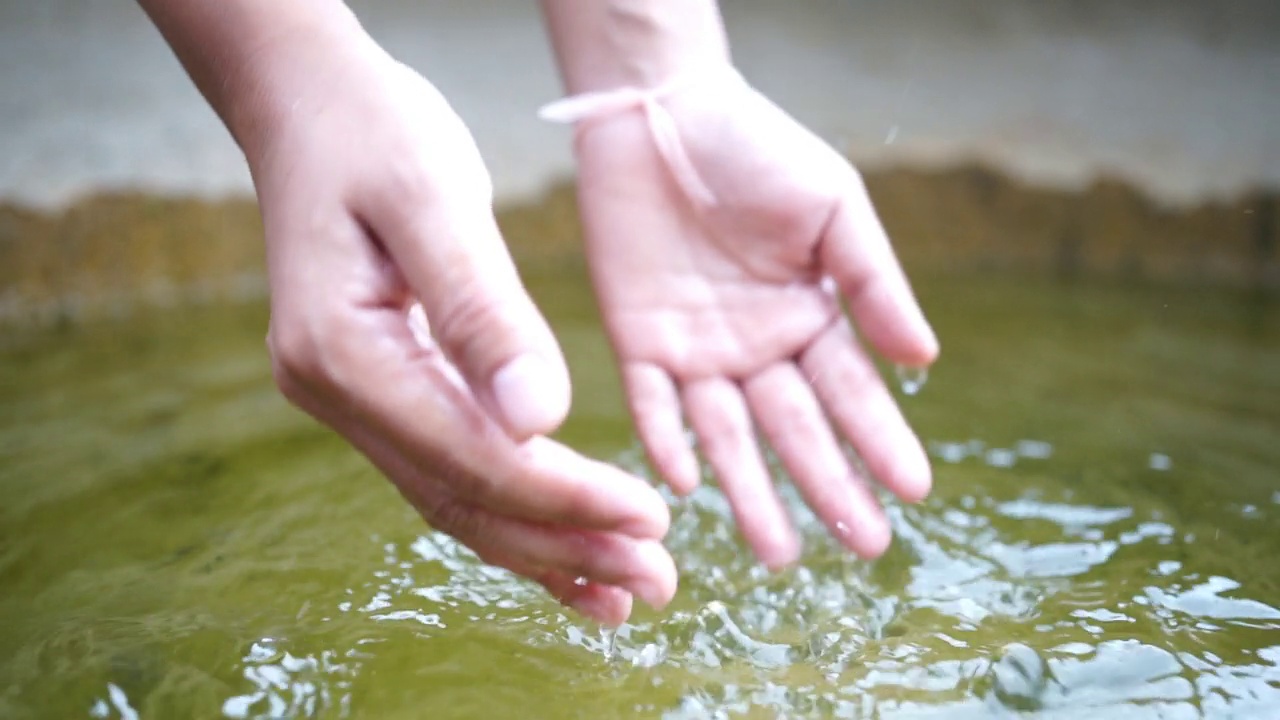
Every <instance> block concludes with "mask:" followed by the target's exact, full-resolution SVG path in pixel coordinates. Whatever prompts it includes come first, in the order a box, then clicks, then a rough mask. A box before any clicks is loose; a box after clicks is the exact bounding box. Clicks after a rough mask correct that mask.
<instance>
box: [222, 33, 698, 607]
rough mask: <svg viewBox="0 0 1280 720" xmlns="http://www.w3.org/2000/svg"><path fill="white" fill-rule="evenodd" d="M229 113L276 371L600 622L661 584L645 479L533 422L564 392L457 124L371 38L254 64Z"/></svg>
mask: <svg viewBox="0 0 1280 720" xmlns="http://www.w3.org/2000/svg"><path fill="white" fill-rule="evenodd" d="M259 69H260V71H261V72H262V73H264V76H263V77H264V84H267V83H269V84H271V85H272V86H273V89H272V91H271V92H270V93H263V96H262V100H261V102H262V103H263V104H264V107H262V108H259V111H260V115H261V117H262V118H264V119H263V120H262V121H260V122H257V123H256V124H254V125H253V127H254V128H255V129H254V130H253V132H252V133H245V132H240V133H237V139H238V140H239V141H240V142H241V145H242V147H243V148H244V149H245V152H246V155H247V157H248V159H249V163H250V167H251V169H252V173H253V178H254V182H255V186H256V188H257V192H258V197H259V201H260V205H261V209H262V214H263V220H264V224H265V230H266V237H267V249H268V267H269V275H270V286H271V325H270V332H269V337H268V345H269V348H270V351H271V356H272V360H273V368H274V372H275V377H276V379H277V382H278V384H279V386H280V388H281V389H282V391H283V392H284V394H285V395H286V396H287V397H288V398H289V399H290V400H291V401H292V402H293V403H295V404H296V405H298V406H299V407H301V408H302V409H303V410H305V411H306V412H308V413H310V414H311V415H313V416H314V417H316V418H318V419H319V420H321V421H322V422H324V423H326V424H327V425H329V426H331V427H332V428H333V429H335V430H336V431H337V432H338V433H340V434H341V435H343V436H344V437H345V438H346V439H347V440H348V441H350V442H351V443H352V444H353V445H354V446H355V447H356V448H358V449H359V450H360V451H361V452H363V453H364V455H366V456H367V457H368V458H369V459H370V460H371V461H372V462H373V463H374V464H375V465H376V466H377V467H378V468H379V469H380V470H381V471H382V472H383V473H385V474H386V475H387V476H388V477H389V478H390V479H391V480H392V482H394V484H395V485H396V487H397V488H398V489H399V490H400V492H401V493H402V494H403V495H404V496H405V497H406V498H407V499H408V500H409V501H410V502H411V503H412V504H413V505H414V506H415V507H416V508H417V509H418V510H419V511H420V512H421V514H422V515H423V517H424V518H425V519H426V520H427V522H428V523H429V524H430V525H431V526H432V527H433V528H435V529H438V530H440V531H443V532H445V533H448V534H450V535H452V536H454V537H455V538H457V539H458V540H459V541H461V542H462V543H463V544H465V545H467V546H468V547H470V548H471V549H472V550H473V551H475V552H476V553H477V554H478V555H479V557H480V558H481V559H482V560H484V561H486V562H488V563H492V564H494V565H498V566H502V567H505V568H508V569H510V570H512V571H514V572H516V573H518V574H521V575H524V576H527V577H529V578H532V579H534V580H536V581H537V582H539V583H541V584H542V585H543V586H545V587H546V588H547V589H548V590H549V591H550V592H551V593H553V594H554V595H555V596H556V597H557V598H559V599H561V600H562V601H563V602H565V603H567V604H569V605H571V606H573V607H575V608H577V609H578V610H580V611H582V612H584V613H585V614H587V615H589V616H592V617H594V618H596V619H599V620H601V621H603V622H606V623H611V624H612V623H619V622H622V621H623V620H625V619H626V618H627V616H628V614H629V612H630V610H631V602H632V596H633V594H634V595H635V596H638V597H640V598H641V599H642V600H644V601H646V602H648V603H650V604H652V605H655V606H661V605H664V604H665V603H666V602H668V601H669V600H670V598H671V596H672V594H673V593H674V591H675V584H676V574H675V568H674V564H673V563H672V560H671V558H670V556H669V555H668V553H667V552H666V550H665V549H664V548H663V547H662V545H661V543H660V540H661V538H662V537H663V535H664V534H665V532H666V530H667V526H668V522H669V517H668V510H667V507H666V505H665V503H664V502H663V501H662V498H661V497H660V496H659V495H658V493H657V492H656V490H654V489H653V488H652V487H650V486H649V485H647V484H646V483H644V482H643V481H641V480H640V479H638V478H636V477H633V476H631V475H628V474H626V473H624V472H622V471H621V470H619V469H617V468H614V467H612V466H610V465H607V464H604V463H601V462H596V461H593V460H590V459H588V458H586V457H583V456H581V455H579V454H577V453H575V452H573V451H572V450H570V449H568V448H567V447H565V446H563V445H561V444H558V443H556V442H554V441H552V440H550V439H547V438H546V437H545V436H544V434H545V433H548V432H551V431H553V430H554V429H555V428H556V427H557V426H558V425H559V424H560V423H561V422H562V421H563V418H564V416H565V414H566V412H567V410H568V404H569V380H568V373H567V370H566V368H565V364H564V360H563V358H562V356H561V354H560V350H559V348H558V346H557V344H556V342H555V340H554V338H553V336H552V334H551V331H550V329H549V327H548V325H547V323H546V322H545V321H544V319H543V318H542V316H541V315H540V314H539V312H538V311H537V309H536V307H535V306H534V304H533V302H532V301H531V299H530V298H529V296H528V295H527V294H526V292H525V290H524V289H523V286H522V284H521V282H520V280H519V278H518V276H517V273H516V270H515V268H514V266H513V264H512V261H511V259H510V257H509V255H508V253H507V250H506V248H505V246H504V244H503V241H502V238H501V237H500V235H499V232H498V228H497V226H496V224H495V221H494V217H493V211H492V207H491V200H492V189H491V186H490V182H489V178H488V175H487V172H486V170H485V168H484V165H483V163H482V161H481V159H480V156H479V153H478V151H477V149H476V146H475V144H474V142H473V141H472V138H471V136H470V135H469V133H468V131H467V129H466V128H465V126H464V125H463V123H462V121H461V120H460V119H459V118H458V116H457V115H456V114H455V113H454V112H453V110H452V109H451V108H450V107H449V105H448V103H446V101H445V100H444V98H443V97H442V96H441V95H440V94H439V93H438V92H437V91H436V89H435V88H433V87H432V86H431V85H430V84H429V83H427V82H426V81H425V80H424V79H423V78H421V77H420V76H418V75H417V74H416V73H414V72H412V71H411V70H409V69H408V68H406V67H404V66H402V65H400V64H398V63H396V62H395V61H394V60H392V59H391V58H390V57H389V56H387V55H385V54H384V53H383V52H382V50H381V49H379V48H378V47H377V46H376V45H374V44H373V43H372V41H367V40H360V41H346V40H344V41H343V42H342V43H331V44H330V45H328V46H325V47H320V46H319V45H317V44H316V41H315V40H314V38H305V39H303V40H302V41H300V42H298V43H296V44H295V45H294V46H292V47H284V48H280V49H277V50H275V51H274V55H272V57H271V58H269V59H267V60H264V61H263V62H262V64H261V65H260V67H259Z"/></svg>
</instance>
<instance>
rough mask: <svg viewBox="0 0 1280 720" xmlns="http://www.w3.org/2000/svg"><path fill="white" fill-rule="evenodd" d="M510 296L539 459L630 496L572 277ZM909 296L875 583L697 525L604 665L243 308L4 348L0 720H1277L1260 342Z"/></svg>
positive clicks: (1145, 322)
mask: <svg viewBox="0 0 1280 720" xmlns="http://www.w3.org/2000/svg"><path fill="white" fill-rule="evenodd" d="M553 268H555V269H553ZM529 279H530V283H531V285H532V290H533V291H534V294H535V295H536V296H537V297H538V298H539V300H540V302H542V304H543V306H544V308H545V309H546V310H547V312H548V314H549V315H550V316H551V317H552V319H553V323H554V324H555V325H556V327H557V330H558V332H559V333H560V336H561V338H562V340H563V342H564V344H565V347H566V351H567V353H568V354H569V357H570V363H571V366H572V371H573V373H574V377H575V382H576V392H575V396H576V402H577V405H576V407H575V413H574V416H573V417H572V418H571V420H570V422H569V424H568V425H567V426H566V428H565V430H564V432H563V436H564V438H565V439H566V440H567V441H569V442H571V443H573V444H574V445H575V446H577V447H580V448H583V449H585V450H587V451H590V452H592V453H594V454H597V455H601V456H604V457H609V458H613V459H614V460H615V461H616V462H618V463H621V464H623V465H625V466H628V467H631V468H636V469H637V470H640V471H643V465H642V463H641V462H640V454H639V452H638V450H637V448H636V447H635V445H634V442H633V440H632V436H631V434H630V429H629V426H628V423H627V420H626V415H625V413H624V412H623V407H622V404H621V402H620V398H619V396H618V393H617V380H616V377H615V375H614V371H613V369H612V366H611V363H610V361H609V356H608V352H607V348H606V346H605V344H604V342H603V341H602V339H601V337H600V334H599V332H598V329H597V327H596V325H595V324H594V318H593V315H592V311H591V309H590V304H589V302H588V301H587V299H586V296H585V290H584V289H583V287H582V284H581V273H580V268H577V267H573V266H570V267H568V268H567V269H565V267H564V266H562V265H559V264H555V263H548V264H546V266H545V267H541V266H540V268H539V269H536V272H534V273H533V274H532V275H531V277H530V278H529ZM915 280H916V284H917V286H918V287H919V289H920V290H921V293H922V298H923V300H924V303H925V305H926V309H927V310H928V311H929V312H930V315H931V318H932V319H933V321H934V323H935V325H936V327H937V329H938V331H939V335H940V337H941V338H942V343H943V357H942V360H941V362H940V363H939V364H938V365H936V366H935V367H934V368H933V370H932V371H931V373H930V375H931V377H930V382H929V385H928V387H927V388H926V389H924V390H923V391H922V392H920V393H919V394H917V395H914V396H910V395H906V394H902V395H901V399H902V402H903V404H904V408H905V410H906V412H907V413H908V415H909V416H910V417H911V419H912V421H913V422H914V424H915V425H916V427H917V428H918V429H919V430H920V432H921V435H922V437H923V438H925V439H926V442H927V443H928V447H929V449H930V452H931V454H932V456H933V459H934V467H935V475H936V484H937V487H936V491H935V492H934V494H933V495H932V496H931V498H930V499H929V500H928V501H927V502H926V503H924V504H922V505H920V506H903V505H901V504H893V503H890V505H889V512H890V514H891V516H892V521H893V525H894V529H895V538H896V539H895V543H894V546H893V547H892V548H891V550H890V551H889V553H888V554H887V555H886V556H885V557H884V558H883V559H881V560H880V561H878V562H876V563H870V564H869V563H864V562H860V561H857V560H856V559H853V558H851V557H849V556H847V555H845V554H843V553H841V552H840V551H839V550H838V549H837V547H836V544H835V543H834V542H833V541H832V540H831V539H829V538H828V537H827V536H826V535H825V533H824V532H823V531H822V529H821V528H820V526H819V525H818V524H817V523H816V522H814V521H813V519H812V518H811V517H809V516H808V515H807V514H805V513H803V512H802V513H801V519H802V521H803V525H804V531H803V534H804V537H805V541H806V553H805V556H804V559H803V562H802V564H801V565H800V566H799V567H797V568H795V569H793V570H790V571H788V572H787V573H784V574H781V575H773V576H771V575H769V574H767V573H765V572H764V571H763V570H761V569H760V568H758V567H756V566H755V565H754V563H752V562H751V560H750V558H749V556H748V555H747V554H746V553H745V552H744V549H743V546H742V544H741V542H740V540H739V538H738V537H737V535H736V533H735V530H734V528H733V526H732V524H731V523H730V521H729V514H728V509H727V505H726V503H725V502H724V500H723V498H722V497H721V496H720V495H719V494H718V493H717V492H716V491H715V490H714V488H706V489H702V490H700V491H699V492H698V493H696V494H695V495H694V496H693V497H692V498H691V499H689V500H687V501H684V502H682V503H679V504H678V505H677V507H676V509H675V512H674V524H673V529H672V533H671V536H670V538H669V541H668V543H669V545H670V547H671V548H672V549H673V551H674V554H675V556H676V558H677V562H678V563H679V565H680V568H681V591H680V593H679V595H678V596H677V598H676V600H675V602H674V603H673V604H672V606H671V607H670V608H669V609H668V610H666V611H664V612H661V613H655V612H653V611H650V610H647V609H640V610H639V611H638V612H637V613H636V615H635V617H634V618H633V622H632V623H630V624H628V625H626V626H624V627H622V628H620V629H618V630H617V631H616V632H609V631H604V630H602V629H600V628H598V627H596V626H593V625H591V624H589V623H585V622H582V621H580V620H579V619H577V618H576V617H573V616H571V615H568V614H566V613H564V612H562V611H561V609H560V608H559V607H558V606H557V605H556V604H555V603H554V602H552V601H550V600H548V599H547V598H545V597H544V596H543V595H542V594H540V592H539V591H538V590H537V589H536V588H534V587H533V586H531V585H530V584H528V583H524V582H521V581H518V580H516V579H513V578H512V577H511V576H510V575H508V574H507V573H505V572H502V571H498V570H494V569H490V568H487V567H485V566H482V565H480V564H478V563H477V562H476V561H475V559H474V558H473V557H472V556H471V555H470V554H469V553H468V552H466V551H465V550H462V549H460V548H459V547H458V546H457V545H455V544H454V543H452V542H450V541H449V540H448V539H447V538H444V537H440V536H437V535H434V534H432V533H430V532H427V531H426V530H425V529H424V528H423V527H422V525H421V523H420V521H418V520H417V518H416V517H415V516H414V515H413V514H412V512H411V511H409V510H408V509H407V508H406V507H405V505H404V504H403V502H402V501H401V500H400V499H399V498H398V496H397V495H396V494H395V493H394V491H393V490H392V489H391V488H390V486H389V484H388V483H386V482H385V481H383V480H382V479H380V478H379V477H378V476H377V475H376V474H375V473H374V472H372V471H371V470H370V469H369V468H368V467H367V466H366V465H365V464H364V463H363V462H362V461H361V460H360V459H359V458H358V457H357V456H355V455H354V454H353V453H352V452H351V451H349V450H348V449H347V448H346V447H345V446H344V445H343V444H342V443H340V442H338V441H336V440H335V439H334V438H333V437H331V436H329V435H328V434H327V433H326V432H324V431H322V430H320V429H318V428H317V427H316V426H315V425H314V424H312V423H311V422H309V421H308V420H306V419H305V418H303V417H302V416H301V415H299V414H298V413H296V412H294V411H292V410H290V409H289V408H288V407H287V406H286V405H285V404H284V403H283V402H282V401H281V400H280V399H279V398H278V397H277V396H276V394H275V392H274V390H273V389H272V387H271V384H270V380H269V372H268V369H267V365H266V358H265V350H264V347H263V342H262V337H263V332H264V328H265V315H264V310H263V308H261V307H244V308H238V309H231V310H228V309H209V310H202V311H189V312H182V313H170V314H163V315H158V316H155V317H150V318H142V319H138V320H136V321H133V322H130V323H128V324H123V325H121V324H111V323H104V324H101V325H98V326H95V327H90V328H82V329H78V330H72V329H63V330H58V331H49V332H40V333H12V332H11V333H8V334H6V335H5V336H3V337H0V457H3V463H2V464H0V491H2V493H3V495H0V497H3V498H4V500H3V503H2V504H0V587H3V588H4V590H3V592H2V593H0V717H4V718H44V717H50V718H52V717H57V718H75V717H97V718H134V717H140V718H179V717H181V718H188V717H191V718H219V717H233V718H240V717H243V718H249V717H255V718H256V717H325V718H338V717H376V718H390V719H395V718H410V717H415V718H416V717H422V716H424V715H425V716H430V717H433V718H453V717H456V718H474V717H505V716H508V715H510V713H511V712H512V709H513V708H518V709H520V710H522V711H523V714H524V715H526V716H528V717H547V718H574V717H581V718H612V717H652V718H721V717H770V718H772V717H777V716H787V717H850V718H885V719H888V718H894V719H896V718H941V717H946V718H1005V717H1010V716H1011V715H1015V714H1017V713H1024V714H1026V715H1027V716H1034V717H1046V718H1075V717H1080V716H1084V715H1087V716H1089V717H1093V718H1113V717H1114V718H1175V719H1180V718H1199V717H1211V718H1218V717H1231V718H1245V719H1251V718H1258V719H1262V718H1270V717H1273V716H1274V710H1273V708H1275V707H1277V706H1278V705H1280V563H1277V562H1276V561H1275V560H1274V558H1275V557H1276V556H1277V554H1278V552H1280V442H1277V438H1278V437H1280V372H1277V370H1280V313H1278V312H1277V310H1276V308H1275V307H1274V306H1273V305H1270V304H1268V303H1267V302H1266V301H1265V300H1264V299H1260V298H1255V297H1248V296H1237V295H1232V294H1227V293H1205V292H1195V291H1186V290H1182V291H1177V290H1160V289H1148V290H1140V289H1130V290H1122V289H1117V288H1107V287H1097V286H1093V287H1071V286H1064V285H1057V284H1052V283H1038V282H1014V281H1001V282H994V281H990V280H989V279H983V280H982V281H970V282H965V281H961V280H954V279H953V280H946V279H928V278H915ZM887 377H888V379H889V381H890V383H891V385H893V386H894V387H895V388H897V387H898V385H897V383H896V382H894V377H893V373H892V369H889V372H888V373H887ZM792 499H793V500H794V496H793V495H792ZM797 509H798V505H797Z"/></svg>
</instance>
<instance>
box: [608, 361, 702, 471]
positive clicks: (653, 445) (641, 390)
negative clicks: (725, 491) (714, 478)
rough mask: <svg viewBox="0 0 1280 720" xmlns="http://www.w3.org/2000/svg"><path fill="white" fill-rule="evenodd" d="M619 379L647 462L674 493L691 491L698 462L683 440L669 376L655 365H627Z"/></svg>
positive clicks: (677, 407) (678, 410) (676, 398)
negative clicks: (646, 456) (624, 388)
mask: <svg viewBox="0 0 1280 720" xmlns="http://www.w3.org/2000/svg"><path fill="white" fill-rule="evenodd" d="M622 380H623V384H624V385H625V386H626V390H627V400H628V404H629V405H630V406H631V416H632V418H633V419H634V421H635V424H636V432H637V433H638V434H639V435H640V442H641V443H642V444H643V445H644V449H645V452H646V453H647V454H648V456H649V461H650V462H652V463H653V466H654V468H655V469H656V470H657V471H658V474H659V475H661V476H662V477H663V478H664V479H665V480H666V481H667V484H669V485H670V486H671V489H672V490H674V491H675V492H676V493H677V494H679V495H688V494H689V493H691V492H693V489H694V488H696V487H697V486H698V460H697V458H696V457H695V456H694V454H693V448H691V447H689V443H688V441H687V440H686V437H685V432H684V424H683V423H682V422H681V420H680V395H679V393H678V392H677V391H676V386H675V383H674V382H672V380H671V376H669V375H667V373H666V372H665V371H664V370H662V368H660V367H658V366H656V365H652V364H649V363H642V362H631V363H626V364H625V365H624V366H623V368H622Z"/></svg>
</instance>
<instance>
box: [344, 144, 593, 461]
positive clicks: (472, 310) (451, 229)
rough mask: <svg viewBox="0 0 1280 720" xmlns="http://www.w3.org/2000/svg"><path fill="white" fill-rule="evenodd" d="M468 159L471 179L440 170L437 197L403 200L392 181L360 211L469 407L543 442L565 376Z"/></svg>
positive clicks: (563, 399) (424, 186)
mask: <svg viewBox="0 0 1280 720" xmlns="http://www.w3.org/2000/svg"><path fill="white" fill-rule="evenodd" d="M467 160H470V161H472V162H474V163H475V165H474V166H472V167H471V168H470V170H471V172H470V173H468V172H465V171H464V172H459V170H460V166H461V167H465V166H466V164H467V163H451V162H444V163H441V164H440V165H439V166H440V167H448V168H450V177H449V178H447V179H446V182H447V184H448V187H447V189H446V190H440V189H438V188H432V183H431V182H430V180H429V179H424V180H423V181H422V182H414V183H410V184H409V187H410V188H419V189H417V190H415V189H410V190H409V191H408V192H406V187H405V183H404V182H403V177H401V178H400V181H399V182H397V183H396V186H397V187H396V189H395V191H394V192H382V193H377V194H375V195H374V197H373V198H372V199H370V200H369V201H368V202H366V203H365V205H366V208H367V212H366V213H364V215H365V217H364V220H365V222H366V223H367V224H368V226H369V227H370V229H371V230H372V231H373V233H374V234H375V235H376V236H377V237H378V238H379V239H380V240H381V241H382V243H383V246H384V247H385V248H386V250H387V252H388V253H389V255H390V256H391V260H392V262H393V263H394V264H395V265H396V267H397V268H398V269H399V271H400V273H401V274H402V275H403V276H404V278H405V280H406V282H407V283H408V285H409V287H410V289H411V290H412V292H413V293H414V295H415V297H416V298H417V299H418V301H419V302H421V303H422V307H423V310H425V314H426V320H427V325H428V327H429V329H430V333H431V337H432V339H434V341H435V342H436V344H437V345H438V346H439V347H440V349H441V350H442V351H443V352H444V353H445V355H446V356H447V357H448V358H449V360H450V362H452V363H453V364H454V365H455V366H456V367H457V368H458V370H459V371H460V372H461V373H462V375H463V377H464V378H465V379H466V381H467V384H468V385H469V386H470V388H471V391H472V393H473V394H474V395H475V397H476V399H477V400H479V401H480V403H481V404H482V405H483V406H484V407H485V409H486V410H487V411H488V412H489V414H490V415H491V416H492V417H493V418H494V419H495V420H497V421H498V423H499V424H500V425H501V426H502V427H504V428H506V430H507V432H508V433H509V434H510V435H511V436H512V437H513V438H516V439H519V440H523V439H525V438H528V437H530V436H533V435H541V434H548V433H551V432H553V431H554V430H555V429H556V428H558V427H559V426H560V424H561V423H563V422H564V418H565V416H566V415H567V414H568V412H569V399H570V387H569V371H568V369H567V367H566V366H565V361H564V356H563V355H562V354H561V352H560V348H559V345H558V344H557V343H556V340H555V336H554V335H553V334H552V332H551V328H550V326H549V325H548V324H547V322H546V320H545V319H544V318H543V317H542V314H541V313H540V312H539V311H538V309H537V306H536V305H534V303H533V299H532V298H531V297H529V294H528V292H527V291H526V290H525V288H524V285H523V284H522V283H521V281H520V277H519V274H518V273H517V271H516V268H515V264H514V263H513V262H512V260H511V255H510V254H509V253H508V251H507V248H506V245H505V244H504V242H503V240H502V236H501V233H500V232H499V230H498V225H497V221H496V220H495V219H494V216H493V209H492V206H491V197H492V190H491V189H490V186H489V184H488V175H487V173H486V172H485V170H484V167H483V165H482V164H480V160H479V153H478V152H476V153H475V157H474V158H467ZM477 166H478V170H476V169H475V168H476V167H477ZM420 172H422V173H423V174H424V175H425V174H426V173H427V170H426V169H425V168H423V169H422V170H421V171H420ZM477 177H478V178H479V181H475V180H476V178H477Z"/></svg>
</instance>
